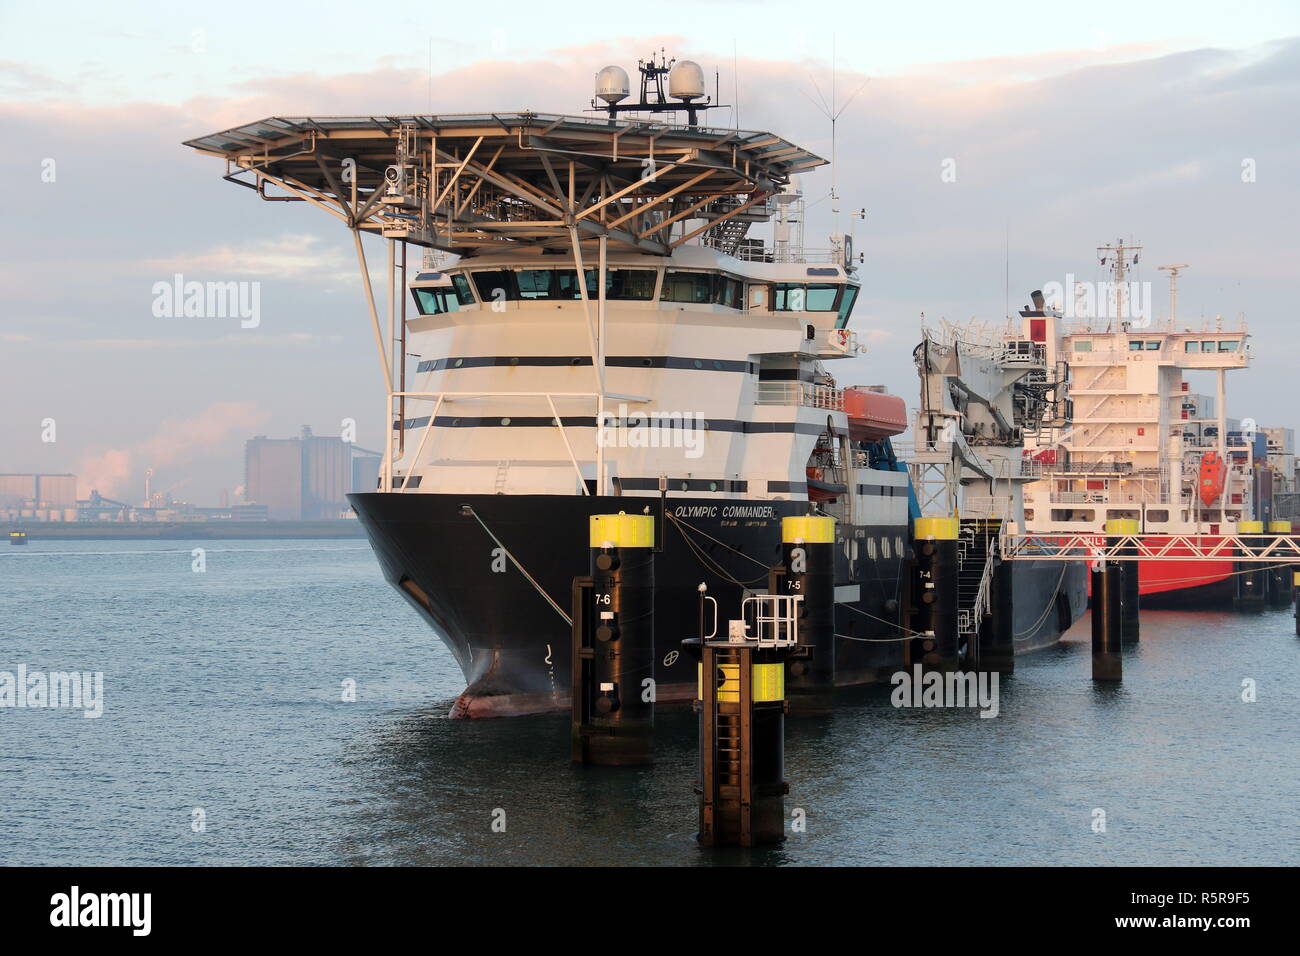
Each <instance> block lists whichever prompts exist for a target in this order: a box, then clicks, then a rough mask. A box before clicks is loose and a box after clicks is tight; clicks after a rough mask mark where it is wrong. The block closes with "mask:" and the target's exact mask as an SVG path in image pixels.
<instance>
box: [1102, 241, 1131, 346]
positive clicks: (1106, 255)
mask: <svg viewBox="0 0 1300 956" xmlns="http://www.w3.org/2000/svg"><path fill="white" fill-rule="evenodd" d="M1141 251H1142V247H1141V246H1126V245H1124V240H1123V239H1122V238H1121V239H1116V240H1115V245H1113V246H1098V247H1097V252H1099V253H1101V264H1102V265H1103V266H1104V265H1106V260H1107V259H1110V260H1111V263H1110V269H1111V275H1113V276H1114V277H1115V320H1116V322H1117V323H1118V327H1117V328H1116V330H1115V331H1117V332H1123V331H1127V326H1126V325H1125V324H1124V293H1125V292H1126V291H1127V286H1126V285H1125V275H1126V270H1127V269H1128V267H1129V266H1130V265H1137V261H1138V253H1139V252H1141ZM1130 252H1131V253H1133V261H1132V262H1131V263H1130V262H1129V261H1127V259H1126V258H1125V257H1126V255H1127V254H1128V253H1130ZM1109 330H1110V325H1109V323H1107V331H1109Z"/></svg>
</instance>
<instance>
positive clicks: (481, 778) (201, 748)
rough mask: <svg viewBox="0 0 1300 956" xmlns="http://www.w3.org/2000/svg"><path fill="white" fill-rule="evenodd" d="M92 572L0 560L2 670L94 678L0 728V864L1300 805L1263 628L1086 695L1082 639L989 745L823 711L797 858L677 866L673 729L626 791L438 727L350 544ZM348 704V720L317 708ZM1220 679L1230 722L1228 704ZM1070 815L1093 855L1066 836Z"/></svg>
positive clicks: (1210, 818) (984, 735) (588, 843)
mask: <svg viewBox="0 0 1300 956" xmlns="http://www.w3.org/2000/svg"><path fill="white" fill-rule="evenodd" d="M99 544H101V543H98V542H91V543H88V542H76V543H69V545H68V546H67V547H65V548H64V550H65V551H67V552H69V553H67V554H58V553H51V552H58V551H59V547H60V546H59V545H57V544H53V543H48V542H33V544H32V545H29V548H30V549H31V553H34V554H40V555H41V557H40V559H39V560H24V559H23V558H18V557H15V558H9V557H8V556H6V557H4V558H0V629H2V631H3V638H4V644H3V646H4V649H5V650H4V656H3V657H2V658H0V670H13V669H14V667H16V665H17V664H18V663H27V664H28V665H29V667H33V668H37V667H43V668H47V669H61V668H78V669H83V670H102V671H104V673H105V684H106V689H105V697H106V707H105V715H104V717H103V718H101V719H99V720H85V719H83V718H81V717H80V716H79V715H77V714H71V713H67V712H54V711H44V712H42V711H13V710H8V709H0V784H3V790H0V846H2V847H4V849H3V850H0V862H6V863H34V862H41V863H118V862H121V863H237V864H242V863H342V864H403V863H415V864H456V863H466V864H620V865H626V864H637V863H654V864H682V865H696V864H705V863H719V862H725V863H731V864H740V865H750V864H757V865H780V864H787V863H793V864H822V863H834V864H863V865H889V864H903V863H920V864H978V863H1011V864H1033V863H1067V864H1081V865H1129V864H1173V863H1185V864H1196V863H1215V864H1232V863H1295V862H1296V860H1297V856H1298V855H1300V854H1298V853H1297V850H1298V849H1300V845H1298V843H1297V839H1296V835H1295V829H1294V828H1293V827H1290V826H1289V825H1287V824H1286V823H1285V821H1287V820H1289V819H1290V816H1291V814H1292V813H1293V810H1294V807H1295V805H1296V801H1297V797H1298V796H1300V793H1298V792H1297V790H1298V786H1297V780H1300V773H1298V772H1297V771H1300V757H1298V754H1297V746H1296V743H1295V740H1296V735H1295V728H1296V726H1297V718H1300V704H1298V703H1297V694H1296V691H1295V688H1296V687H1297V686H1300V663H1297V661H1298V658H1300V638H1297V637H1296V635H1295V633H1294V621H1293V619H1292V617H1291V614H1290V611H1289V610H1280V611H1267V612H1264V613H1261V614H1256V615H1236V614H1231V613H1225V614H1214V613H1179V612H1149V613H1147V614H1145V615H1144V616H1143V625H1142V626H1143V630H1142V641H1141V643H1140V644H1138V645H1137V646H1135V647H1131V648H1128V649H1126V651H1125V660H1124V677H1125V679H1124V683H1123V684H1120V685H1117V686H1116V685H1099V684H1094V683H1093V682H1092V681H1091V680H1090V676H1089V675H1090V672H1091V670H1090V669H1091V660H1090V652H1089V650H1090V649H1089V639H1088V638H1089V626H1090V625H1089V621H1088V619H1087V618H1086V617H1085V618H1084V619H1083V620H1082V621H1080V622H1079V624H1077V625H1076V627H1075V628H1074V630H1073V631H1071V633H1070V634H1069V635H1067V639H1066V640H1065V641H1064V642H1062V643H1061V644H1060V645H1059V646H1057V647H1054V648H1050V649H1048V650H1045V651H1042V652H1039V653H1037V654H1034V655H1031V656H1030V657H1027V658H1020V659H1019V660H1018V661H1017V672H1016V674H1015V675H1014V676H1013V677H1011V678H1008V679H1004V680H1003V681H1002V682H1001V686H1000V690H1001V700H1000V716H998V717H997V718H995V719H981V718H980V717H979V716H978V711H977V710H969V711H950V710H924V709H917V710H899V709H895V708H894V707H892V706H891V704H890V700H889V690H890V689H889V688H887V687H881V688H869V689H865V690H859V691H855V692H850V693H845V694H843V695H842V699H841V701H840V706H839V707H838V708H837V710H836V712H835V714H834V715H833V716H832V717H828V718H821V719H806V720H800V721H791V722H789V723H788V724H787V741H786V764H787V773H786V775H787V779H788V780H789V782H790V787H791V795H790V797H789V798H788V802H787V809H788V810H789V809H791V808H794V807H799V808H802V809H803V810H805V811H806V813H807V821H808V828H807V832H806V833H797V834H793V835H792V836H791V838H790V839H789V840H788V841H787V842H786V843H785V844H784V845H782V846H781V847H779V848H776V849H769V850H753V851H749V850H742V849H739V848H730V849H725V850H703V849H701V848H699V847H697V846H696V844H695V842H694V839H693V833H694V830H695V824H696V816H695V813H696V810H695V798H694V794H693V793H692V790H691V785H692V782H693V780H694V776H695V757H696V754H695V724H694V719H693V716H692V715H691V714H690V712H689V711H688V710H686V709H684V708H680V707H679V708H677V709H661V711H660V713H659V715H658V733H657V744H656V745H657V751H656V764H655V766H654V767H653V768H649V769H614V768H588V767H575V766H572V765H570V763H569V762H568V746H569V742H568V723H567V717H566V716H564V715H556V716H547V717H536V718H520V719H513V720H490V721H451V720H447V719H446V713H447V711H448V709H449V707H450V704H451V701H452V700H453V699H454V698H455V695H456V693H457V692H458V691H459V689H460V686H461V685H460V680H459V674H458V672H457V671H456V669H455V667H454V665H453V664H452V662H451V661H450V657H449V655H448V654H447V653H446V651H445V650H444V649H443V648H442V647H441V645H440V644H439V643H438V642H437V641H436V640H435V639H434V638H433V637H432V635H430V634H429V633H428V632H427V631H426V630H425V629H424V627H423V625H421V624H420V623H419V622H418V621H417V620H416V619H415V618H414V615H413V614H411V613H410V612H409V610H408V609H407V608H406V606H405V605H404V604H403V603H402V602H401V601H400V599H399V598H398V597H397V596H396V595H394V594H392V593H390V592H389V590H388V589H387V587H386V586H385V585H384V584H383V583H382V582H381V580H380V578H379V573H378V570H377V569H376V567H375V564H374V561H373V558H371V556H370V555H369V553H368V552H366V551H358V550H356V545H355V543H350V542H348V543H345V542H339V543H337V544H335V543H311V544H306V543H303V542H265V549H262V548H260V547H258V546H257V545H253V546H249V545H248V544H247V543H246V542H240V543H239V544H240V547H239V549H238V550H235V549H232V550H230V551H227V552H220V549H221V548H224V547H228V546H227V545H222V544H220V543H214V542H200V543H199V544H201V545H203V546H213V547H211V551H217V552H218V553H216V554H213V553H211V551H210V553H209V557H208V569H209V570H208V572H207V573H205V574H193V573H192V572H191V571H190V565H189V553H188V546H186V545H184V544H183V543H176V542H167V543H166V550H164V549H163V548H161V547H160V546H159V544H158V543H157V542H131V543H130V544H124V543H123V542H103V543H102V545H103V547H102V548H99V547H97V545H99ZM151 546H152V547H151ZM286 548H292V549H293V552H294V553H289V552H288V551H286V550H284V549H286ZM178 549H180V550H178ZM110 551H112V552H116V553H112V554H109V553H107V552H110ZM71 552H77V553H71ZM349 679H350V680H355V681H356V683H357V689H358V700H357V701H356V702H355V703H345V702H343V700H342V699H341V697H342V695H341V686H342V682H343V681H345V680H349ZM1247 679H1250V680H1253V681H1254V682H1255V684H1256V686H1257V693H1258V701H1257V702H1256V703H1244V702H1243V701H1242V699H1241V695H1242V689H1243V685H1242V682H1243V681H1244V680H1247ZM195 807H202V808H204V810H205V813H206V820H207V826H206V829H205V830H204V831H203V832H201V833H198V832H194V830H193V829H192V827H191V820H192V816H191V814H192V810H193V809H194V808H195ZM1097 809H1100V810H1104V811H1105V815H1106V822H1107V828H1106V832H1104V833H1095V832H1093V828H1092V824H1093V820H1094V810H1097ZM494 821H495V822H496V823H497V826H496V827H495V828H494V825H493V824H494ZM502 821H504V832H500V829H501V822H502Z"/></svg>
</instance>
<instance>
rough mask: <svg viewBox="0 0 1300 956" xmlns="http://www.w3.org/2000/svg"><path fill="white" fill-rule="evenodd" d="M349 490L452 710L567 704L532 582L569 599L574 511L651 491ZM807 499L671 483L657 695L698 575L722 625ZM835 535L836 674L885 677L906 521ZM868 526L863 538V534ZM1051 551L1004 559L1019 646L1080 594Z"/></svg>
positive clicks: (1056, 633) (669, 670)
mask: <svg viewBox="0 0 1300 956" xmlns="http://www.w3.org/2000/svg"><path fill="white" fill-rule="evenodd" d="M349 499H350V500H351V502H352V505H353V507H354V509H355V510H356V512H357V515H358V517H359V518H360V520H361V524H362V525H363V527H364V528H365V529H366V532H367V534H368V536H369V538H370V542H371V545H372V547H373V548H374V551H375V554H376V556H377V558H378V559H379V563H380V566H381V567H382V569H383V572H384V576H385V578H386V579H387V580H388V581H389V583H390V584H392V585H393V586H394V587H395V588H396V589H397V591H398V592H399V593H400V594H401V595H402V596H403V597H404V598H405V599H406V600H407V602H408V603H410V604H411V605H412V607H414V608H415V610H416V611H417V612H418V613H419V614H420V615H421V616H422V617H423V618H424V619H425V620H426V621H427V622H428V623H429V624H430V625H431V627H432V628H433V630H434V632H435V633H436V634H437V635H438V636H439V637H440V638H441V640H442V641H443V643H444V644H445V645H446V646H447V648H448V650H449V651H450V652H451V654H452V655H453V657H454V658H455V659H456V661H457V663H458V664H459V665H460V668H461V671H462V672H463V674H464V676H465V682H466V688H465V691H464V692H463V693H462V694H461V695H460V697H459V698H458V700H457V701H456V703H455V704H454V705H453V707H452V712H451V715H452V716H453V717H504V716H516V715H522V714H532V713H542V712H546V711H554V710H560V709H565V708H567V707H568V706H569V682H570V645H571V640H572V638H571V632H570V627H569V625H568V624H567V623H566V621H565V620H564V619H563V618H562V617H561V616H560V614H559V612H558V611H557V610H556V608H555V607H553V606H552V605H551V604H550V602H548V601H547V599H546V598H545V597H543V595H542V594H541V593H540V592H539V590H538V589H539V588H540V589H541V591H544V592H545V593H546V595H549V597H550V599H551V601H553V602H554V603H555V604H556V605H558V606H559V607H560V608H562V609H563V610H564V611H565V612H566V613H569V612H571V608H570V604H571V593H572V592H571V588H572V581H573V578H574V577H576V576H582V575H585V574H587V573H588V572H589V562H590V548H589V542H588V537H587V535H588V520H587V519H588V517H589V516H590V515H593V514H609V513H616V512H618V511H629V512H632V511H635V512H638V513H639V512H642V511H643V510H645V509H646V508H647V507H648V508H649V510H650V513H651V514H657V512H658V507H659V502H658V500H657V499H654V498H644V497H599V496H585V497H578V496H556V495H444V494H418V493H414V494H402V493H371V494H353V495H350V496H349ZM807 511H808V504H807V502H800V501H767V500H764V501H758V500H753V501H745V500H737V499H729V500H726V501H719V500H717V499H706V498H698V499H697V498H683V497H675V498H671V499H669V501H668V514H669V517H668V518H667V519H666V520H665V522H664V534H663V536H662V537H663V541H662V546H663V551H662V553H661V554H660V555H659V556H657V558H656V561H655V579H656V586H655V593H656V599H655V631H656V645H657V647H656V662H655V670H654V675H653V676H654V678H655V682H656V699H657V700H658V701H659V702H672V701H684V700H689V699H691V698H692V697H693V696H694V693H695V667H694V663H693V662H692V661H690V659H689V658H687V657H686V656H685V655H683V654H681V653H680V641H681V640H682V639H684V638H687V637H694V636H696V635H697V634H698V631H699V613H700V612H699V596H698V590H697V589H698V586H699V584H700V583H701V582H704V583H705V584H707V585H708V589H709V590H708V593H709V594H710V595H711V596H713V597H715V598H716V599H717V600H718V602H719V611H720V616H721V618H722V621H721V623H720V630H721V631H725V628H726V621H727V619H729V618H731V617H735V616H738V609H739V604H740V599H741V596H742V589H741V587H740V584H744V585H746V586H749V587H752V588H756V589H765V588H766V584H767V572H766V570H765V569H766V568H770V567H773V566H776V565H779V564H780V560H781V533H780V532H781V518H782V517H785V516H790V515H801V514H806V513H807ZM837 535H838V538H837V548H836V562H837V566H836V585H837V601H839V602H842V603H839V604H837V607H836V618H835V630H836V634H837V635H838V637H837V640H836V647H835V657H836V668H835V683H836V685H837V686H845V687H847V686H858V685H865V684H872V683H878V682H882V681H887V680H888V679H889V675H891V674H892V673H894V672H895V671H897V670H898V669H899V668H900V667H903V666H906V664H907V663H908V657H907V654H908V648H907V643H908V642H907V641H906V640H899V638H900V635H901V634H902V630H901V628H900V622H901V616H900V615H901V614H903V613H904V612H903V610H902V609H903V608H905V607H906V605H907V602H908V595H907V577H908V569H909V566H910V563H911V558H912V553H911V545H910V542H909V541H908V528H907V526H906V525H903V524H898V525H893V524H890V525H875V526H872V525H866V526H855V527H840V528H838V529H837ZM494 538H495V540H494ZM869 538H870V539H874V542H875V543H874V547H873V548H868V547H867V546H866V541H867V539H869ZM855 539H856V546H855ZM688 541H689V544H688ZM497 542H499V544H498V543H497ZM886 542H887V543H888V544H887V547H888V550H886ZM501 548H504V549H506V550H508V552H509V555H510V556H512V557H513V559H514V560H513V561H512V560H511V559H510V557H508V556H507V555H505V554H504V553H502V551H501ZM737 552H739V553H737ZM868 553H870V554H872V555H875V557H873V558H868V557H867V555H868ZM701 555H704V558H701ZM514 562H517V565H516V564H515V563H514ZM710 564H711V565H712V566H709V565H710ZM519 567H522V568H523V570H525V571H527V572H528V575H531V576H532V578H533V579H534V580H535V581H536V582H537V584H536V586H534V584H532V583H530V582H529V580H528V578H527V577H526V576H525V575H524V574H523V573H521V571H520V570H519ZM1064 567H1065V568H1067V570H1066V571H1065V572H1064V573H1063V572H1062V565H1061V564H1060V563H1056V562H1018V563H1017V567H1016V570H1015V577H1014V582H1015V592H1016V598H1015V606H1016V631H1017V634H1018V636H1017V641H1016V651H1017V653H1025V652H1028V651H1031V650H1036V649H1038V648H1041V647H1044V646H1047V645H1049V644H1052V643H1055V642H1056V641H1057V640H1059V639H1060V635H1061V633H1062V632H1063V631H1064V629H1065V628H1067V627H1068V626H1069V624H1070V623H1073V620H1074V619H1076V618H1077V617H1078V615H1079V614H1081V613H1082V611H1083V609H1084V607H1086V595H1085V593H1084V592H1083V591H1081V590H1080V588H1081V587H1083V586H1084V585H1083V584H1082V582H1083V580H1084V578H1083V573H1082V567H1083V566H1082V565H1081V564H1079V565H1075V564H1069V565H1065V566H1064ZM738 582H739V583H738ZM1058 593H1064V594H1066V595H1067V597H1065V598H1064V599H1061V598H1058V596H1057V595H1058ZM1045 608H1046V609H1047V610H1046V613H1044V609H1045ZM710 617H711V613H710ZM709 624H710V625H711V621H710V622H709Z"/></svg>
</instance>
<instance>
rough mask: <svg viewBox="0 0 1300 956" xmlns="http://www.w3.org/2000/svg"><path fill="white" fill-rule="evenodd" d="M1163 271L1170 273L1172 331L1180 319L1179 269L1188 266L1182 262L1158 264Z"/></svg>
mask: <svg viewBox="0 0 1300 956" xmlns="http://www.w3.org/2000/svg"><path fill="white" fill-rule="evenodd" d="M1157 268H1158V269H1159V270H1160V271H1161V272H1168V273H1169V331H1170V332H1172V331H1173V330H1174V329H1175V328H1177V326H1176V324H1175V323H1176V322H1177V319H1178V273H1179V270H1182V269H1186V268H1188V266H1187V263H1185V262H1180V263H1178V265H1175V266H1158V267H1157Z"/></svg>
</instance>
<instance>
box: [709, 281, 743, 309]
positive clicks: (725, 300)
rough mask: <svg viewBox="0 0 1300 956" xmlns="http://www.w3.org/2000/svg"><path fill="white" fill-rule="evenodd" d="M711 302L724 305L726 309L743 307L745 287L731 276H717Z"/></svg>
mask: <svg viewBox="0 0 1300 956" xmlns="http://www.w3.org/2000/svg"><path fill="white" fill-rule="evenodd" d="M713 301H714V302H715V303H717V304H718V305H725V306H726V307H727V308H728V309H743V308H744V307H745V286H744V284H743V283H742V282H741V281H740V280H739V279H733V278H732V277H731V276H718V286H717V290H716V295H714V297H713Z"/></svg>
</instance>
